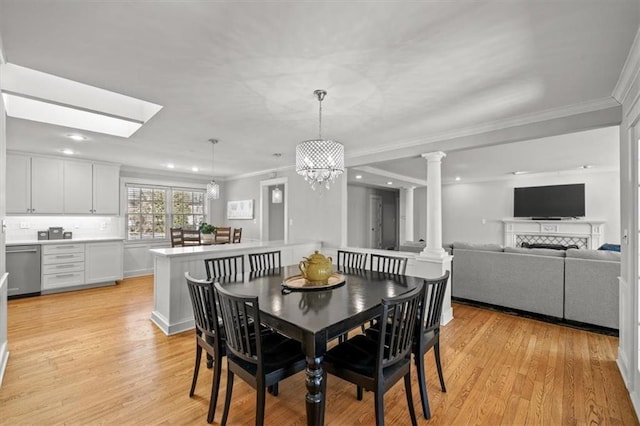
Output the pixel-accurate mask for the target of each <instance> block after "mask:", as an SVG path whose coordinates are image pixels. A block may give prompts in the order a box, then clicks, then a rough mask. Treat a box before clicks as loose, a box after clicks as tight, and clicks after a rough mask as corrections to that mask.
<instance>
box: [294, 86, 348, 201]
mask: <svg viewBox="0 0 640 426" xmlns="http://www.w3.org/2000/svg"><path fill="white" fill-rule="evenodd" d="M313 94H314V95H316V97H317V98H318V102H319V103H320V108H319V113H318V117H319V120H318V139H311V140H308V141H304V142H302V143H300V144H298V146H297V147H296V172H297V173H298V174H299V175H301V176H304V180H306V181H307V182H309V183H310V184H311V189H314V190H315V189H316V186H317V185H320V186H324V187H325V188H326V189H329V184H331V183H333V182H334V181H335V180H336V178H337V177H338V176H340V175H341V174H342V173H343V172H344V146H343V145H342V144H341V143H340V142H336V141H332V140H325V139H322V101H323V99H324V97H325V96H326V94H327V92H326V91H325V90H320V89H318V90H316V91H314V92H313Z"/></svg>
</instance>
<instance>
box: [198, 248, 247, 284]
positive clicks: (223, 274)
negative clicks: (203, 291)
mask: <svg viewBox="0 0 640 426" xmlns="http://www.w3.org/2000/svg"><path fill="white" fill-rule="evenodd" d="M204 267H205V270H206V273H207V279H208V280H215V281H220V280H224V282H234V281H236V280H240V281H241V280H242V279H244V278H243V276H244V254H239V255H236V256H226V257H214V258H210V259H205V260H204Z"/></svg>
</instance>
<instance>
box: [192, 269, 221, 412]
mask: <svg viewBox="0 0 640 426" xmlns="http://www.w3.org/2000/svg"><path fill="white" fill-rule="evenodd" d="M184 277H185V279H186V280H187V286H188V287H189V296H190V299H191V306H192V307H193V317H194V321H195V326H196V333H195V334H196V362H195V366H194V368H193V379H192V381H191V390H190V391H189V397H192V396H193V393H194V392H195V389H196V383H197V381H198V371H199V370H200V360H201V358H202V349H204V350H205V352H206V353H207V356H208V358H209V359H211V360H212V367H213V382H212V384H211V398H210V400H209V412H208V414H207V422H209V423H212V422H213V417H214V415H215V412H216V405H217V403H218V393H219V389H220V377H221V373H222V357H223V356H225V354H226V349H225V344H224V329H223V327H222V326H221V324H220V322H219V321H218V313H217V309H216V303H215V299H214V290H213V284H212V282H211V281H210V280H209V281H205V280H197V279H195V278H193V277H191V276H190V275H189V273H188V272H185V274H184Z"/></svg>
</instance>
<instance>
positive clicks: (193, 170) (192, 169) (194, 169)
mask: <svg viewBox="0 0 640 426" xmlns="http://www.w3.org/2000/svg"><path fill="white" fill-rule="evenodd" d="M198 170H200V169H198V168H197V167H196V166H193V167H192V168H191V171H192V172H197V171H198Z"/></svg>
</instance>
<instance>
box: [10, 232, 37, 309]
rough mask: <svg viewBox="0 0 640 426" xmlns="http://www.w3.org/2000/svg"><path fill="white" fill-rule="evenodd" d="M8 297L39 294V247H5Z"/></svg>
mask: <svg viewBox="0 0 640 426" xmlns="http://www.w3.org/2000/svg"><path fill="white" fill-rule="evenodd" d="M6 255H7V257H6V259H7V272H8V273H9V278H8V284H9V288H8V289H9V291H8V296H9V297H12V296H27V295H37V294H40V291H41V289H42V286H41V284H40V280H41V276H40V245H39V244H35V245H25V246H7V247H6Z"/></svg>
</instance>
